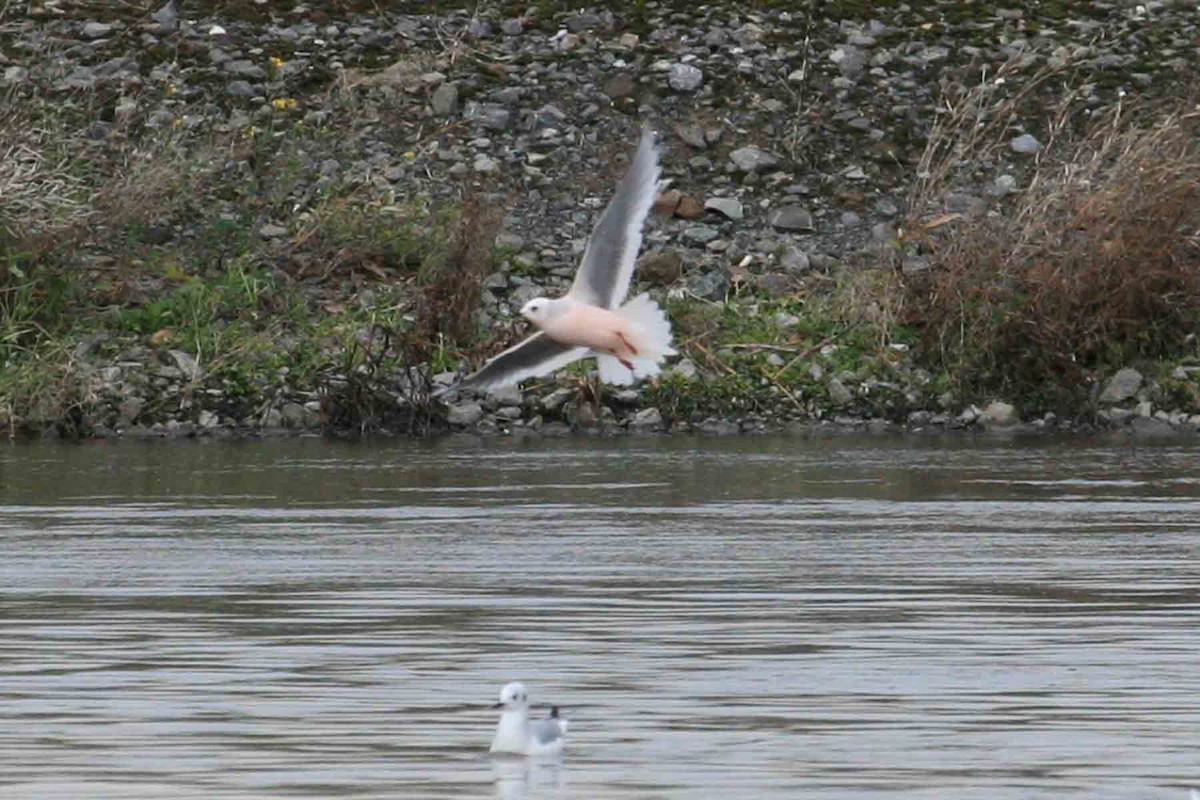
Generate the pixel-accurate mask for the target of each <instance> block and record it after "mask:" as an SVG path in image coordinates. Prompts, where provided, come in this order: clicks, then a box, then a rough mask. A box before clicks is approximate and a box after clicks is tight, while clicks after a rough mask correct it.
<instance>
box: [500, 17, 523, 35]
mask: <svg viewBox="0 0 1200 800" xmlns="http://www.w3.org/2000/svg"><path fill="white" fill-rule="evenodd" d="M500 32H501V33H503V34H504V35H505V36H520V35H521V34H522V33H524V32H525V20H524V18H521V17H518V18H517V19H506V20H504V21H503V22H501V23H500Z"/></svg>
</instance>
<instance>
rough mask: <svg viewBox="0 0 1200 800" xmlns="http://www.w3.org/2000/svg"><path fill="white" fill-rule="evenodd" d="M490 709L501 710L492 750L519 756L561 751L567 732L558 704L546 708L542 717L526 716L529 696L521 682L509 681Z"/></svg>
mask: <svg viewBox="0 0 1200 800" xmlns="http://www.w3.org/2000/svg"><path fill="white" fill-rule="evenodd" d="M492 708H499V709H503V711H502V712H501V714H500V722H499V724H497V725H496V735H495V737H493V738H492V747H491V750H490V752H493V753H514V754H517V755H523V756H537V755H552V754H555V753H561V752H562V749H563V744H565V737H566V734H567V721H566V720H565V719H562V718H560V717H559V715H558V706H555V707H554V708H551V709H550V716H549V717H547V718H546V719H539V720H531V719H529V695H528V694H527V693H526V692H525V685H524V684H522V683H520V682H519V681H513V682H512V683H510V684H507V685H506V686H505V687H504V688H503V689H501V690H500V702H498V703H496V704H495V705H494V706H492Z"/></svg>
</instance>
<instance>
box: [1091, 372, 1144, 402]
mask: <svg viewBox="0 0 1200 800" xmlns="http://www.w3.org/2000/svg"><path fill="white" fill-rule="evenodd" d="M1141 387H1142V373H1140V372H1138V371H1137V370H1136V369H1133V368H1132V367H1125V368H1124V369H1120V370H1117V374H1116V375H1113V376H1112V377H1111V378H1109V379H1108V383H1107V384H1105V386H1104V391H1103V392H1101V393H1100V402H1101V403H1102V404H1104V405H1112V404H1113V403H1121V402H1124V401H1125V400H1128V399H1129V398H1131V397H1133V396H1134V395H1135V394H1137V390H1138V389H1140V388H1141Z"/></svg>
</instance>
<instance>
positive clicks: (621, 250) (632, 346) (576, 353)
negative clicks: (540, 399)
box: [459, 128, 675, 391]
mask: <svg viewBox="0 0 1200 800" xmlns="http://www.w3.org/2000/svg"><path fill="white" fill-rule="evenodd" d="M658 175H659V165H658V147H657V144H656V142H655V135H654V132H653V131H652V130H650V129H649V128H644V129H643V130H642V137H641V141H640V142H639V143H638V148H637V152H636V153H634V156H633V162H632V163H631V164H630V165H629V171H628V172H626V173H625V176H624V177H623V178H622V179H621V182H620V183H618V184H617V191H616V194H614V195H613V198H612V200H610V201H609V203H608V208H606V209H604V213H603V214H602V215H601V216H600V219H599V221H597V222H596V227H595V228H594V229H593V230H592V236H591V238H590V239H589V240H588V245H587V249H586V250H585V251H584V253H583V262H582V263H581V264H580V265H579V271H578V272H576V274H575V281H574V282H573V283H572V284H571V288H570V290H569V291H568V292H567V293H566V294H565V295H564V296H562V297H558V298H555V299H553V300H551V299H549V298H545V297H536V298H534V299H533V300H530V301H529V302H528V303H526V304H525V306H524V307H523V308H522V309H521V316H523V317H525V319H527V320H529V321H530V322H532V323H533V324H534V325H536V326H537V327H538V328H539V329H540V330H539V331H538V332H537V333H535V334H533V335H532V336H530V337H529V338H527V339H525V340H524V341H523V342H521V343H520V344H518V345H516V346H515V347H510V348H509V349H508V350H505V351H504V352H502V353H501V354H500V355H498V356H496V357H495V358H493V359H491V360H490V361H488V362H487V363H486V364H484V365H483V367H482V368H481V369H479V370H478V371H477V372H475V373H474V374H472V375H468V376H467V377H466V378H464V379H463V381H462V383H460V384H459V387H460V388H468V389H475V390H479V391H482V390H484V389H491V388H496V387H499V386H505V385H507V384H512V383H516V382H518V381H520V380H522V379H524V378H532V377H537V376H541V375H548V374H550V373H552V372H554V371H555V370H558V369H561V368H563V367H565V366H567V365H568V364H571V363H573V362H575V361H578V360H580V359H582V358H587V357H588V356H592V355H594V356H596V361H597V363H598V365H599V367H600V379H601V380H603V381H604V382H605V383H613V384H618V385H622V386H625V385H628V384H631V383H633V382H634V381H636V380H638V379H639V378H646V377H650V376H653V375H657V374H658V372H659V364H660V363H661V362H662V360H663V359H664V358H666V357H667V356H671V355H674V354H675V350H673V349H672V348H671V323H670V322H669V321H668V320H667V316H666V314H664V313H663V311H662V309H661V308H659V307H658V304H657V303H655V302H654V301H653V300H651V299H650V297H649V296H648V295H646V294H639V295H638V296H637V297H635V298H633V299H632V300H630V301H629V302H628V303H626V302H624V301H625V295H626V294H628V292H629V283H630V281H631V280H632V278H633V267H634V264H635V262H636V261H637V254H638V250H639V249H640V248H641V246H642V224H643V223H644V222H645V220H646V215H647V214H649V213H650V207H651V206H652V205H653V204H654V200H655V198H656V197H657V195H658Z"/></svg>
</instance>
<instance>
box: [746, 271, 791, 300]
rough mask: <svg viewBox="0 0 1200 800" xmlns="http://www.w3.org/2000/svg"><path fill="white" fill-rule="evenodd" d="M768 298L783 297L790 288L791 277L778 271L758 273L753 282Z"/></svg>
mask: <svg viewBox="0 0 1200 800" xmlns="http://www.w3.org/2000/svg"><path fill="white" fill-rule="evenodd" d="M754 283H755V285H756V286H758V288H759V290H760V291H762V292H763V293H765V294H766V295H767V297H770V298H777V297H783V296H784V295H786V294H787V293H788V292H790V291H791V289H792V279H791V278H789V277H788V276H787V275H784V274H782V273H779V272H768V273H766V274H765V275H759V276H758V279H757V280H756V281H755V282H754Z"/></svg>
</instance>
